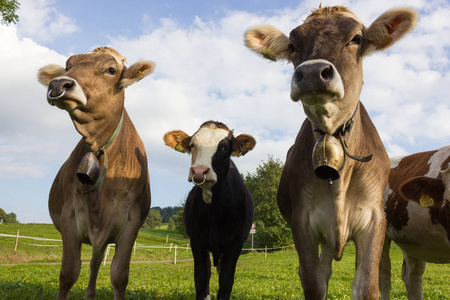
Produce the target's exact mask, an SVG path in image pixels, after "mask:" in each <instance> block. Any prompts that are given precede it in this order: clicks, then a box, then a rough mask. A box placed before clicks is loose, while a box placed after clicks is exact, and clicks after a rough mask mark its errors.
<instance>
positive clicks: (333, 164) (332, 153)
mask: <svg viewBox="0 0 450 300" xmlns="http://www.w3.org/2000/svg"><path fill="white" fill-rule="evenodd" d="M344 159H345V153H344V149H343V148H342V144H341V142H340V141H339V140H338V139H337V138H336V137H334V136H333V135H331V134H324V135H322V136H320V137H319V139H318V140H317V142H316V144H315V145H314V148H313V153H312V162H313V167H314V173H315V174H316V176H317V177H319V178H321V179H325V180H329V181H332V180H337V179H339V177H340V175H339V172H340V171H341V169H342V167H343V166H344Z"/></svg>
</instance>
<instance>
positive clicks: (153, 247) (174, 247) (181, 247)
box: [0, 230, 295, 265]
mask: <svg viewBox="0 0 450 300" xmlns="http://www.w3.org/2000/svg"><path fill="white" fill-rule="evenodd" d="M2 236H3V237H10V238H15V239H16V241H15V244H14V251H17V247H18V243H19V239H32V240H38V241H51V242H59V244H57V245H55V244H50V245H49V244H29V243H27V245H30V246H36V247H62V240H60V239H48V238H40V237H31V236H21V235H19V230H17V234H16V235H13V234H3V233H0V237H2ZM159 236H160V235H159ZM160 237H161V236H160ZM172 238H173V239H176V240H183V239H181V238H177V237H172ZM168 241H169V236H168V235H167V237H166V244H167V246H165V245H143V244H137V243H136V242H135V243H134V246H133V254H136V249H137V248H141V249H144V250H148V251H150V250H161V249H169V252H172V250H174V258H173V263H174V264H176V263H177V251H186V252H187V251H189V250H191V247H190V244H189V243H188V244H181V245H179V244H174V243H170V245H168ZM114 247H115V244H108V246H107V248H106V251H105V256H104V259H103V265H105V264H106V260H107V257H108V255H109V253H110V251H111V249H112V248H114ZM287 248H292V250H295V246H294V245H290V246H283V247H271V248H268V247H267V246H266V247H264V248H253V247H252V248H243V249H242V251H249V252H251V251H257V252H262V251H264V257H265V258H267V253H268V251H272V250H282V249H287Z"/></svg>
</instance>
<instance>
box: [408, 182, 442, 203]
mask: <svg viewBox="0 0 450 300" xmlns="http://www.w3.org/2000/svg"><path fill="white" fill-rule="evenodd" d="M444 190H445V186H444V183H443V182H442V180H441V179H439V178H430V177H425V176H419V177H413V178H410V179H408V180H406V181H405V182H404V183H403V184H402V185H401V186H400V195H401V196H402V197H403V198H405V199H407V200H411V201H415V202H419V203H420V205H421V206H433V205H435V203H437V202H441V201H442V199H443V195H444Z"/></svg>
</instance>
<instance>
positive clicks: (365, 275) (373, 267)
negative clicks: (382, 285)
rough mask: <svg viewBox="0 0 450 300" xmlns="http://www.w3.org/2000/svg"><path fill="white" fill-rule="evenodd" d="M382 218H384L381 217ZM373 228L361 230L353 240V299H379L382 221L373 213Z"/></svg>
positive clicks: (383, 230)
mask: <svg viewBox="0 0 450 300" xmlns="http://www.w3.org/2000/svg"><path fill="white" fill-rule="evenodd" d="M383 217H384V216H383ZM373 218H374V219H373V222H372V224H373V226H370V227H368V228H366V230H362V232H361V233H360V234H358V235H357V236H356V237H355V238H354V242H355V246H356V272H355V278H354V279H353V286H352V289H353V299H377V300H378V299H379V291H378V271H379V267H380V258H381V252H382V248H383V242H384V235H385V226H384V221H383V220H382V219H381V217H380V218H377V214H376V213H373Z"/></svg>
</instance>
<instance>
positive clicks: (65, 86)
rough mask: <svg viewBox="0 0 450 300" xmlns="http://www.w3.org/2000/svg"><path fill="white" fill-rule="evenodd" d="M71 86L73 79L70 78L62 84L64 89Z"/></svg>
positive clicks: (68, 88)
mask: <svg viewBox="0 0 450 300" xmlns="http://www.w3.org/2000/svg"><path fill="white" fill-rule="evenodd" d="M72 87H73V81H72V80H69V81H66V82H64V84H63V88H64V89H65V90H70V89H71V88H72Z"/></svg>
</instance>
